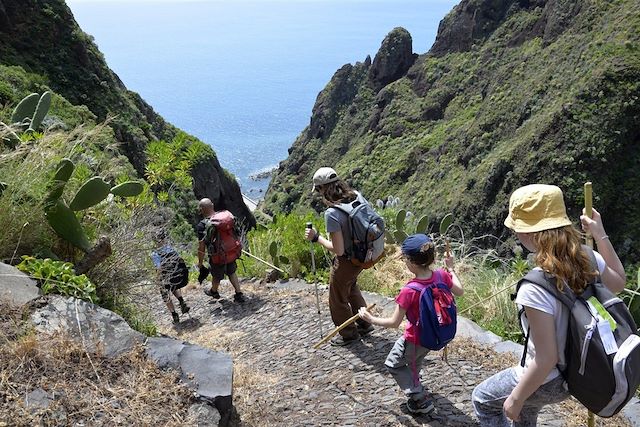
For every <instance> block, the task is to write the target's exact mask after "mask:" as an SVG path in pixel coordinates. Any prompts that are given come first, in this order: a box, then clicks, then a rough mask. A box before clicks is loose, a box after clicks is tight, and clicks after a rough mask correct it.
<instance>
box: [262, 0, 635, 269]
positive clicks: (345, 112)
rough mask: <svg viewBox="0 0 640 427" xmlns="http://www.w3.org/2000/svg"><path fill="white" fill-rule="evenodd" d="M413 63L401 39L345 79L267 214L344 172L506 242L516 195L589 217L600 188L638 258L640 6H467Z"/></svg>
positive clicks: (317, 110) (274, 187)
mask: <svg viewBox="0 0 640 427" xmlns="http://www.w3.org/2000/svg"><path fill="white" fill-rule="evenodd" d="M412 52H413V48H412V43H411V37H410V35H409V34H408V33H407V32H406V31H405V30H403V29H400V28H396V29H394V30H393V31H392V32H391V33H389V35H388V36H387V37H386V38H385V40H384V41H383V42H382V46H381V48H380V50H379V51H378V53H377V54H376V56H375V58H374V60H373V62H371V61H370V60H369V59H367V60H366V61H365V62H363V63H359V62H358V63H356V64H355V65H345V66H344V67H342V68H341V69H340V70H339V71H338V72H336V74H335V75H334V76H333V78H332V79H331V81H330V82H329V84H328V85H327V87H326V88H325V89H324V90H323V91H322V92H321V93H320V94H319V95H318V98H317V100H316V104H315V106H314V108H313V115H312V117H311V123H310V125H309V126H308V127H307V128H306V129H305V130H303V132H302V133H301V134H300V136H299V137H298V138H297V139H296V141H295V142H294V144H293V146H292V147H291V148H290V150H289V153H290V155H289V157H288V158H287V159H286V160H285V161H283V162H282V163H281V164H280V166H279V169H278V171H277V172H276V174H275V176H274V178H273V181H272V183H271V186H270V188H269V190H268V192H267V194H266V198H265V201H266V208H267V210H270V211H272V212H276V211H280V210H283V211H291V210H293V209H294V208H296V207H297V206H309V204H312V205H313V204H314V203H317V202H316V201H313V200H311V195H310V194H309V184H310V182H311V176H312V174H313V172H314V170H315V169H316V168H317V167H320V166H325V165H332V166H334V167H335V168H336V169H337V170H338V172H339V173H340V174H341V175H343V176H344V177H346V178H347V180H349V181H350V182H351V183H352V184H353V185H354V186H355V187H357V188H359V189H361V190H362V191H363V192H364V194H365V196H367V197H368V198H369V199H373V200H375V199H377V198H384V197H386V196H388V195H394V196H397V197H400V200H401V206H402V207H405V208H408V209H410V210H412V211H413V212H415V213H417V214H427V215H429V217H430V218H432V220H431V225H432V226H435V224H436V223H437V222H438V221H439V219H440V218H442V217H443V216H444V214H446V213H447V212H453V213H454V216H455V218H456V222H457V223H458V224H460V225H461V226H462V227H463V230H464V231H465V232H466V233H467V236H479V235H484V234H487V233H488V234H493V235H495V236H498V237H500V238H507V237H508V234H507V232H506V230H505V228H504V226H503V225H502V221H503V219H504V217H505V215H506V212H507V202H508V198H509V195H510V193H511V192H512V191H513V190H514V189H515V188H517V187H518V186H520V185H524V184H527V183H532V182H543V183H553V184H557V185H559V186H560V187H562V188H563V190H564V191H565V194H566V199H567V202H568V207H569V210H570V215H571V216H572V218H574V219H577V216H578V214H579V211H580V208H581V206H582V205H583V198H582V184H583V183H584V182H585V181H588V180H591V181H593V183H594V195H595V201H594V206H596V207H597V208H598V209H599V210H600V211H601V212H602V213H603V215H604V218H605V220H606V226H607V229H608V230H609V231H610V234H611V235H612V240H613V241H614V244H615V245H616V247H618V248H620V252H621V253H622V254H623V256H624V257H625V258H626V259H628V260H637V259H638V256H639V255H640V250H638V247H637V244H634V242H637V241H639V238H640V203H638V202H639V197H638V194H637V191H636V188H638V185H640V178H639V176H640V175H639V174H638V173H637V171H638V167H639V166H640V151H639V150H638V140H639V138H640V100H639V99H638V97H639V96H640V3H639V2H638V1H636V0H619V1H614V2H609V1H607V2H605V1H587V0H463V1H461V2H460V4H458V5H457V6H456V7H455V8H454V9H453V10H452V11H451V12H450V13H449V14H448V15H447V16H446V17H445V18H444V19H443V21H442V22H441V23H440V26H439V29H438V35H437V38H436V41H435V43H434V45H433V47H432V48H431V50H430V51H429V52H428V53H425V54H421V55H414V54H413V53H412ZM316 207H317V206H316Z"/></svg>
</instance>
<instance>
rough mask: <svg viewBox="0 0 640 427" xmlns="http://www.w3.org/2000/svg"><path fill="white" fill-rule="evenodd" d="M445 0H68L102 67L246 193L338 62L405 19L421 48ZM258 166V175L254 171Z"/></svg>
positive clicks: (253, 192) (256, 190)
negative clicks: (213, 158)
mask: <svg viewBox="0 0 640 427" xmlns="http://www.w3.org/2000/svg"><path fill="white" fill-rule="evenodd" d="M456 3H457V1H454V0H209V1H207V0H127V1H123V0H67V4H68V5H69V7H70V8H71V10H72V11H73V14H74V16H75V18H76V21H77V22H78V23H79V24H80V26H81V27H82V29H83V30H84V31H85V32H86V33H88V34H90V35H91V36H93V37H94V40H95V42H96V43H97V45H98V47H99V48H100V50H101V51H102V52H103V54H104V55H105V58H106V61H107V63H108V65H109V66H110V67H111V69H112V70H114V71H115V72H116V73H117V74H118V76H119V77H120V79H121V80H122V81H123V82H124V83H125V85H126V86H127V88H129V89H130V90H133V91H136V92H138V93H139V94H140V95H141V96H142V97H143V98H144V99H145V100H146V101H147V102H148V103H149V104H151V105H152V106H153V108H154V109H155V110H156V111H157V112H158V113H159V114H161V115H162V116H163V117H164V118H165V119H167V120H168V121H169V122H171V123H173V124H174V125H176V126H178V127H179V128H181V129H183V130H185V131H187V132H188V133H190V134H193V135H195V136H197V137H198V138H199V139H201V140H202V141H204V142H206V143H207V144H209V145H211V146H212V147H213V149H214V150H215V151H216V154H217V156H218V159H219V161H220V163H221V164H222V166H223V167H224V168H225V169H227V170H228V171H230V172H231V173H233V174H234V175H235V176H236V178H237V180H238V182H239V183H240V186H241V188H242V191H243V193H244V194H245V195H247V196H248V197H250V198H252V199H256V200H259V199H261V198H262V197H263V195H264V192H265V190H266V188H267V185H268V182H269V178H268V174H264V173H262V174H261V172H268V171H270V170H272V169H274V168H276V167H277V166H278V164H279V162H280V161H282V160H283V159H285V158H286V157H287V149H288V148H289V147H290V146H291V145H292V144H293V142H294V140H295V139H296V137H297V136H298V135H299V134H300V132H301V131H302V130H303V129H304V128H305V126H307V125H308V124H309V119H310V116H311V109H312V107H313V104H314V102H315V100H316V97H317V95H318V93H319V92H320V91H321V90H322V89H323V88H324V87H325V85H326V84H327V83H328V82H329V80H330V79H331V76H332V75H333V74H334V73H335V72H336V70H338V69H339V68H340V67H341V66H342V65H344V64H346V63H355V62H357V61H364V60H365V58H366V57H367V55H371V58H372V59H373V57H374V56H375V54H376V52H377V51H378V49H379V47H380V44H381V42H382V40H383V39H384V37H385V35H386V34H387V33H388V32H389V31H391V30H392V29H393V28H394V27H398V26H401V27H404V28H406V29H407V30H408V31H409V32H410V33H411V35H412V38H413V50H414V52H416V53H424V52H426V51H428V50H429V48H430V47H431V45H432V44H433V41H434V40H435V36H436V32H437V29H438V24H439V22H440V20H441V19H442V18H443V17H444V16H445V15H446V14H447V13H448V12H449V11H450V10H451V9H452V8H453V6H454V5H455V4H456ZM256 175H267V177H263V178H256Z"/></svg>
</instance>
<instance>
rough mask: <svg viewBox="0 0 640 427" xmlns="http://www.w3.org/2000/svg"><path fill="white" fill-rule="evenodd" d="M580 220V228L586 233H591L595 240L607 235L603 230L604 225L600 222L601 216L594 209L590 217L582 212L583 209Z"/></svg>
mask: <svg viewBox="0 0 640 427" xmlns="http://www.w3.org/2000/svg"><path fill="white" fill-rule="evenodd" d="M580 222H581V223H582V229H583V230H584V231H585V232H587V233H591V235H592V236H593V238H594V239H595V240H602V238H603V237H604V236H606V235H607V233H605V231H604V225H603V224H602V217H601V216H600V213H599V212H598V211H597V210H595V209H593V210H592V214H591V218H589V217H588V216H586V215H585V214H584V209H583V210H582V215H581V216H580Z"/></svg>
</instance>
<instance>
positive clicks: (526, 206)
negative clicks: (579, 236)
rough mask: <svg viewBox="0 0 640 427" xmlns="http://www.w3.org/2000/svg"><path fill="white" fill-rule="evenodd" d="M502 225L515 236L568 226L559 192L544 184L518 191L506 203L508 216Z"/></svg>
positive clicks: (533, 185)
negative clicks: (515, 233) (516, 234)
mask: <svg viewBox="0 0 640 427" xmlns="http://www.w3.org/2000/svg"><path fill="white" fill-rule="evenodd" d="M504 225H506V226H507V227H509V228H510V229H512V230H513V231H515V232H518V233H535V232H537V231H543V230H550V229H552V228H559V227H564V226H566V225H571V220H570V219H569V217H568V216H567V210H566V208H565V206H564V198H563V197H562V190H560V188H558V187H556V186H555V185H545V184H532V185H526V186H524V187H520V188H518V189H517V190H516V191H514V192H513V194H512V195H511V198H510V199H509V215H508V216H507V218H506V219H505V220H504Z"/></svg>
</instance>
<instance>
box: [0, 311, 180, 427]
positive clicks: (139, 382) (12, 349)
mask: <svg viewBox="0 0 640 427" xmlns="http://www.w3.org/2000/svg"><path fill="white" fill-rule="evenodd" d="M0 317H1V319H2V324H3V326H7V325H13V327H12V328H6V327H5V328H3V329H2V332H0V420H4V421H5V424H4V425H12V426H14V425H15V426H32V425H164V426H174V425H175V426H178V425H185V423H187V424H188V421H189V420H188V419H187V410H188V408H189V406H190V403H191V400H192V398H191V394H190V392H189V391H188V390H187V389H186V388H185V387H183V386H181V385H179V384H178V378H177V375H175V374H173V373H167V372H163V371H161V370H160V369H158V368H157V367H156V365H155V364H154V363H153V362H150V361H148V360H147V359H146V358H145V357H144V352H143V350H142V348H137V349H135V350H134V351H132V352H131V353H129V354H126V355H123V356H121V357H118V358H115V359H108V358H104V357H101V356H97V355H94V356H91V359H89V357H88V356H87V354H86V353H85V351H84V349H83V348H81V347H80V346H79V345H77V344H75V343H73V342H72V341H70V340H68V339H66V338H65V337H64V336H61V335H57V336H50V337H42V336H38V337H36V335H34V334H31V333H26V334H25V333H24V326H23V325H24V323H23V322H21V321H20V320H19V319H20V317H19V313H16V312H11V311H9V310H8V309H7V308H6V307H0ZM36 389H42V390H44V391H45V392H46V393H47V394H48V395H49V397H50V398H51V399H52V400H51V401H50V403H49V406H48V407H47V408H46V409H44V408H37V407H34V406H27V400H28V399H27V396H28V394H29V393H30V392H32V391H33V390H36ZM7 422H8V423H7ZM0 425H2V423H1V422H0Z"/></svg>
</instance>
